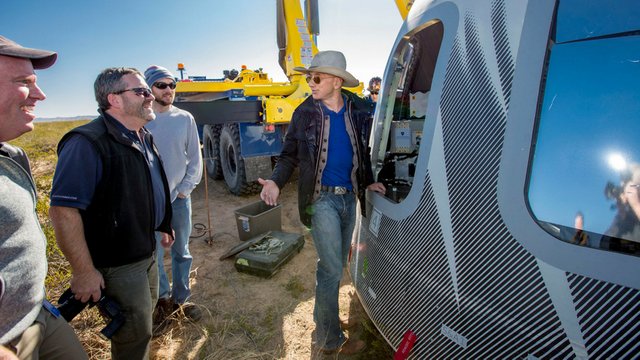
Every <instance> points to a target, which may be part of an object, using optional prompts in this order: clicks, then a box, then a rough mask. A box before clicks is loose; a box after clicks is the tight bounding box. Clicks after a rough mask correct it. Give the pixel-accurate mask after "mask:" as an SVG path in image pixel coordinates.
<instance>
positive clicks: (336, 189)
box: [320, 185, 351, 195]
mask: <svg viewBox="0 0 640 360" xmlns="http://www.w3.org/2000/svg"><path fill="white" fill-rule="evenodd" d="M320 190H322V191H326V192H330V193H334V194H336V195H344V194H346V193H349V192H351V190H349V189H347V188H346V187H344V186H326V185H322V186H320Z"/></svg>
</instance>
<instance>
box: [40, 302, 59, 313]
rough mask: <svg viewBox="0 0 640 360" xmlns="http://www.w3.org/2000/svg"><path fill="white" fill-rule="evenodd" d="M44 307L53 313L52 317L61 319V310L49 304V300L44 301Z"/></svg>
mask: <svg viewBox="0 0 640 360" xmlns="http://www.w3.org/2000/svg"><path fill="white" fill-rule="evenodd" d="M42 306H43V307H44V308H45V309H47V311H48V312H50V313H51V315H53V316H55V317H57V318H59V317H60V310H58V308H57V307H55V306H53V304H52V303H50V302H49V300H47V299H44V300H42Z"/></svg>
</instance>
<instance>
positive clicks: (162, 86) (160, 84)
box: [153, 82, 176, 90]
mask: <svg viewBox="0 0 640 360" xmlns="http://www.w3.org/2000/svg"><path fill="white" fill-rule="evenodd" d="M153 86H155V87H157V88H158V89H160V90H164V89H166V88H167V87H168V88H170V89H171V90H173V89H175V88H176V83H174V82H172V83H169V84H167V83H163V82H157V83H155V84H153Z"/></svg>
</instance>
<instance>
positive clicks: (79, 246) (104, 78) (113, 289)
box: [49, 68, 173, 359]
mask: <svg viewBox="0 0 640 360" xmlns="http://www.w3.org/2000/svg"><path fill="white" fill-rule="evenodd" d="M94 88H95V96H96V100H97V101H98V105H99V107H100V109H99V112H100V116H98V117H97V118H96V119H94V120H93V121H91V122H90V123H88V124H85V125H82V126H80V127H77V128H75V129H73V130H71V131H70V132H69V133H67V134H66V135H64V136H63V137H62V140H60V144H59V145H58V164H57V166H56V171H55V174H54V177H53V186H52V189H51V209H50V211H49V214H50V216H51V220H52V222H53V226H54V230H55V233H56V237H57V240H58V245H59V246H60V249H61V250H62V252H63V253H64V255H65V257H66V258H67V260H68V261H69V263H70V264H71V268H72V277H71V290H72V291H73V293H74V294H75V297H76V299H78V300H80V301H82V302H87V301H89V300H93V301H97V300H98V299H100V297H101V295H102V294H104V295H106V296H109V297H110V298H111V299H113V300H115V301H116V302H117V303H118V304H119V305H120V307H121V308H122V312H123V314H124V316H125V323H124V325H123V326H122V327H121V328H120V329H119V330H118V331H117V332H116V333H115V334H114V336H113V337H112V338H111V356H112V358H113V359H148V358H149V343H150V341H151V335H152V313H153V309H154V306H155V304H156V301H157V299H158V266H157V265H156V263H155V261H156V260H155V249H156V238H155V231H160V232H162V241H161V244H162V245H163V246H166V247H168V246H171V245H172V243H173V236H172V230H171V201H170V200H169V184H168V182H167V178H166V176H165V172H164V169H163V167H162V163H161V161H160V155H159V153H158V150H157V148H156V146H155V144H154V141H153V137H152V136H151V133H150V132H149V131H147V130H146V129H145V128H144V126H145V125H146V124H148V123H149V122H150V121H152V120H153V119H154V118H155V115H154V113H153V110H152V108H151V103H152V102H153V100H154V97H153V95H152V94H151V90H150V89H149V88H148V87H147V84H146V83H145V81H144V77H143V76H142V74H141V73H140V72H139V71H138V70H136V69H133V68H107V69H105V70H103V71H102V72H101V73H100V74H99V75H98V77H97V78H96V81H95V83H94Z"/></svg>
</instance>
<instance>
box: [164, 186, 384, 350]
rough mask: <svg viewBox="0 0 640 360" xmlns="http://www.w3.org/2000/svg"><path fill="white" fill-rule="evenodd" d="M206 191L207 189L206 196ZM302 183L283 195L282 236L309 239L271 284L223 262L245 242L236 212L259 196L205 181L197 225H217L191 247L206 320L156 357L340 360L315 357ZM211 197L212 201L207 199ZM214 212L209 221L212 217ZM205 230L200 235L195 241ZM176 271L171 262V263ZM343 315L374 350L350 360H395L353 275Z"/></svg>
mask: <svg viewBox="0 0 640 360" xmlns="http://www.w3.org/2000/svg"><path fill="white" fill-rule="evenodd" d="M205 187H206V188H207V190H208V191H205ZM296 188H297V184H295V183H291V184H288V185H287V187H285V189H284V191H283V193H282V194H281V198H280V203H281V204H282V209H281V211H282V230H283V231H286V232H291V233H299V234H303V235H304V237H305V245H304V247H303V248H302V250H301V252H300V253H299V254H297V255H295V256H294V257H293V258H292V259H291V261H290V262H288V263H287V264H286V265H284V266H283V267H282V268H281V270H280V271H279V272H278V273H276V274H275V275H274V276H273V277H272V278H269V279H264V278H260V277H256V276H252V275H248V274H244V273H240V272H238V271H236V269H235V267H234V258H233V257H231V258H229V259H226V260H223V261H220V260H219V257H220V256H221V255H222V254H224V253H225V252H227V250H229V249H230V248H231V247H233V246H235V245H237V244H240V240H239V236H238V229H237V226H236V215H235V213H234V210H236V209H238V208H241V207H243V206H245V205H248V204H251V203H253V202H256V201H259V196H258V195H254V196H251V197H237V196H234V195H231V194H230V193H229V192H228V191H227V190H226V188H225V187H224V184H223V182H222V181H213V180H211V179H208V181H207V184H206V186H205V182H204V179H203V181H202V182H201V184H200V185H199V186H198V187H197V188H196V189H195V190H194V192H193V194H192V207H193V222H194V224H199V225H196V226H198V227H200V226H205V227H208V226H209V221H210V227H211V231H210V233H211V238H210V243H208V242H207V240H209V232H207V231H205V232H204V234H202V233H201V232H200V234H202V236H199V237H194V238H193V239H192V241H191V246H190V249H191V253H192V255H193V267H192V274H191V289H192V299H191V301H192V302H193V303H195V304H196V305H198V306H199V307H200V308H201V309H202V310H203V312H204V313H205V316H204V317H203V319H201V320H200V321H198V322H196V323H190V322H188V321H182V322H179V323H177V324H175V325H173V326H172V327H171V329H170V330H169V331H168V332H167V333H165V334H164V335H162V336H160V337H158V338H156V339H155V340H154V342H153V345H152V358H154V359H332V358H338V357H337V356H326V355H324V356H321V355H319V354H312V349H311V333H312V331H313V330H314V323H313V315H312V313H313V302H314V293H315V289H314V287H315V263H316V252H315V248H314V246H313V240H312V238H311V235H310V233H309V232H308V231H307V230H306V228H305V227H304V226H303V225H302V223H301V222H300V221H299V218H298V212H297V200H296V199H297V193H296ZM207 199H208V201H207ZM208 211H209V212H210V216H209V215H208ZM198 235H199V231H198V230H194V233H193V235H192V237H193V236H198ZM165 265H166V267H167V269H169V268H170V259H169V258H168V257H165ZM340 313H341V317H343V318H355V319H357V320H358V325H357V326H355V327H354V328H353V329H351V330H349V331H347V333H348V335H349V336H353V337H356V338H360V339H363V340H365V341H366V342H367V349H366V350H365V351H364V352H363V353H361V354H359V355H354V356H351V357H340V358H349V359H389V358H392V357H393V351H392V349H391V348H390V347H389V346H388V345H387V344H386V342H385V341H384V340H383V339H382V338H381V337H380V335H379V334H378V333H377V331H376V330H375V327H374V326H373V325H372V323H371V322H370V321H369V320H368V319H367V316H366V314H365V312H364V310H363V309H362V307H361V305H360V303H359V301H358V298H357V296H356V295H355V292H354V288H353V286H352V285H351V284H350V279H349V275H348V274H346V272H345V277H344V279H343V282H342V285H341V289H340Z"/></svg>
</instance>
